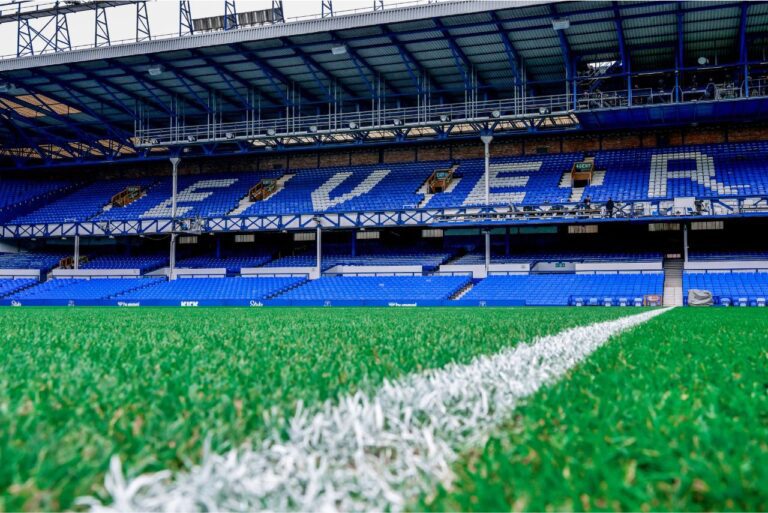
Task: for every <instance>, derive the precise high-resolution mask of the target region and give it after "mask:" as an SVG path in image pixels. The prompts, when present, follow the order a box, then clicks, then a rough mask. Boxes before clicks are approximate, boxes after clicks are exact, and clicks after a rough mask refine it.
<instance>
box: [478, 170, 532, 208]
mask: <svg viewBox="0 0 768 513" xmlns="http://www.w3.org/2000/svg"><path fill="white" fill-rule="evenodd" d="M541 165H542V162H541V161H537V162H516V163H511V164H492V165H490V166H488V180H489V182H490V189H491V193H490V195H489V201H490V203H492V204H499V203H501V204H509V203H521V202H522V201H523V200H524V199H525V191H516V192H493V190H494V189H501V188H506V189H509V188H513V187H515V188H516V187H525V186H526V185H528V180H529V179H530V176H528V175H514V176H499V175H506V174H508V173H522V172H526V171H527V172H532V171H538V170H539V169H541ZM483 203H485V175H482V176H480V179H479V180H478V181H477V183H476V184H475V187H474V188H473V189H472V192H470V193H469V195H468V196H467V197H466V199H464V205H481V204H483Z"/></svg>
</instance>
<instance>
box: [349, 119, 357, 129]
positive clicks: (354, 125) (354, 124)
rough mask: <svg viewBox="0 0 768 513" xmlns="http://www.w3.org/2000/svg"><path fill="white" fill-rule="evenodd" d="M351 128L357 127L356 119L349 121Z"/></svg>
mask: <svg viewBox="0 0 768 513" xmlns="http://www.w3.org/2000/svg"><path fill="white" fill-rule="evenodd" d="M349 128H351V129H352V130H354V129H355V128H357V123H355V122H354V121H350V122H349Z"/></svg>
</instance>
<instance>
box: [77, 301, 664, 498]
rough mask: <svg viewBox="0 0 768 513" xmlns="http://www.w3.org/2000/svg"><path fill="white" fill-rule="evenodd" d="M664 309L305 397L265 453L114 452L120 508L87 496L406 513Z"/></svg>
mask: <svg viewBox="0 0 768 513" xmlns="http://www.w3.org/2000/svg"><path fill="white" fill-rule="evenodd" d="M665 311H666V310H652V311H648V312H643V313H640V314H637V315H632V316H627V317H623V318H620V319H617V320H614V321H607V322H601V323H596V324H592V325H589V326H584V327H578V328H572V329H568V330H565V331H563V332H561V333H559V334H556V335H551V336H546V337H541V338H538V339H537V340H535V341H534V342H532V343H531V344H526V343H521V344H519V345H517V346H515V347H512V348H509V349H507V350H504V351H501V352H500V353H498V354H496V355H492V356H481V357H478V358H476V359H475V360H473V361H472V362H471V363H469V364H466V365H457V364H451V365H448V366H446V367H445V368H443V369H437V370H430V371H426V372H423V373H419V374H413V375H410V376H407V377H405V378H403V379H402V380H399V381H395V382H385V383H384V384H383V385H382V386H381V388H380V389H379V391H378V393H377V394H376V395H375V396H373V397H370V396H368V395H365V394H363V393H357V394H355V395H353V396H348V397H344V398H341V399H340V400H339V402H338V404H334V403H332V402H330V401H329V402H326V403H325V404H324V405H323V406H322V407H321V408H320V410H319V411H317V412H316V413H310V412H308V411H307V410H305V409H304V408H303V407H302V405H301V404H299V405H298V407H297V409H296V414H295V415H294V416H293V418H291V419H287V420H283V421H282V422H281V421H279V420H278V421H277V422H275V423H274V428H273V429H272V434H271V435H270V436H269V437H268V438H267V439H266V440H265V441H263V442H262V443H261V444H260V446H259V447H257V448H256V449H255V450H254V449H251V448H249V447H244V448H242V449H240V450H232V451H230V452H228V453H226V454H221V455H220V454H212V453H210V452H209V451H206V454H205V455H204V457H203V462H202V463H201V464H200V465H198V466H195V467H193V468H192V469H191V470H189V471H188V472H182V473H178V474H175V475H174V474H172V473H171V472H170V471H163V472H159V473H156V474H147V475H143V476H139V477H137V478H135V479H132V480H130V481H127V480H126V479H125V477H124V475H123V472H122V469H121V465H120V461H119V460H118V459H117V457H114V458H113V459H112V461H111V465H110V471H109V473H108V474H107V477H106V481H105V486H106V489H107V491H108V492H109V493H110V495H111V498H112V503H111V505H108V506H104V505H102V504H101V503H100V502H99V501H97V500H95V499H93V498H86V499H81V500H80V501H79V503H80V504H82V505H85V506H89V507H90V509H91V510H92V511H94V512H106V511H110V512H112V511H119V512H127V511H252V510H253V511H255V510H271V511H287V510H298V511H372V510H373V511H384V510H390V511H401V510H402V509H403V508H404V507H405V506H406V505H407V503H408V501H409V500H413V499H414V498H416V497H418V496H419V495H421V494H425V493H426V494H428V493H430V492H431V491H432V490H434V487H435V486H436V485H437V484H438V483H442V484H444V485H450V483H451V482H452V480H453V478H454V475H453V473H452V470H451V466H452V465H453V464H454V463H455V462H456V461H457V459H458V458H459V456H460V453H461V451H462V450H463V449H466V448H468V447H472V446H478V445H481V444H482V443H483V442H484V441H485V440H486V439H487V437H488V436H489V434H490V433H492V431H493V430H494V429H495V428H497V427H498V426H499V425H500V424H501V423H503V422H504V421H506V420H508V419H509V418H510V415H511V413H512V411H513V410H514V409H515V408H516V407H517V406H518V405H519V404H520V402H521V401H522V400H523V399H525V398H526V397H529V396H531V395H532V394H534V393H535V392H536V391H537V390H538V389H539V388H541V387H542V386H545V385H548V384H551V383H553V382H555V381H557V380H558V379H559V378H560V377H562V376H563V375H564V374H565V373H566V372H568V370H569V369H571V368H573V367H574V366H575V365H578V364H579V363H580V362H582V361H583V360H584V359H585V358H587V357H588V356H589V355H590V354H591V353H592V352H593V351H595V350H596V349H598V348H599V347H600V346H601V345H603V344H604V343H605V342H607V341H608V340H609V339H610V338H611V337H613V336H615V335H618V334H619V333H621V332H623V331H626V330H628V329H630V328H632V327H634V326H637V325H639V324H641V323H643V322H645V321H647V320H649V319H651V318H653V317H655V316H657V315H660V314H661V313H663V312H665ZM274 420H275V419H268V421H269V422H272V421H274ZM281 433H285V437H283V436H282V435H281Z"/></svg>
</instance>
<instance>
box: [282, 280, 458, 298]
mask: <svg viewBox="0 0 768 513" xmlns="http://www.w3.org/2000/svg"><path fill="white" fill-rule="evenodd" d="M469 283H470V279H469V277H467V276H324V277H322V278H320V279H318V280H314V281H310V282H307V283H306V284H305V285H303V286H301V287H297V288H295V289H291V290H289V291H288V292H287V293H285V294H282V295H281V296H280V299H287V300H298V301H399V302H407V301H425V300H444V299H449V298H450V297H451V296H452V295H453V294H455V293H457V292H458V291H459V290H461V289H462V288H463V287H465V286H467V285H468V284H469Z"/></svg>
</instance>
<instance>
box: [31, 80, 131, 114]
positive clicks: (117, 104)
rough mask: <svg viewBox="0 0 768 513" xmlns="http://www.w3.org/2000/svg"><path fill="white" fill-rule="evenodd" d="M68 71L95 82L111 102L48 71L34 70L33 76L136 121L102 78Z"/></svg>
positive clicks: (126, 92)
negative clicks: (122, 113)
mask: <svg viewBox="0 0 768 513" xmlns="http://www.w3.org/2000/svg"><path fill="white" fill-rule="evenodd" d="M70 71H71V72H72V73H81V74H83V75H85V76H86V79H87V80H93V81H95V82H97V83H98V84H99V85H100V86H101V87H102V88H103V89H104V91H105V92H106V93H107V94H108V95H109V96H110V97H111V98H112V100H111V101H110V100H107V99H105V98H103V97H101V96H97V95H95V94H94V93H91V92H90V91H88V90H86V89H84V88H82V87H80V86H77V85H75V84H74V83H73V82H74V81H63V80H61V79H60V78H59V77H58V76H57V75H56V74H54V73H50V72H49V71H46V70H44V69H36V70H35V74H37V75H42V76H43V77H45V78H46V79H48V81H49V82H51V83H53V84H56V85H57V86H59V87H61V88H62V89H65V90H72V91H74V92H76V93H77V94H78V95H80V96H86V97H88V98H90V99H92V100H95V101H97V102H99V103H102V104H105V105H109V106H110V107H112V108H113V109H116V110H122V111H123V112H125V113H126V114H128V115H129V116H131V118H132V120H134V121H137V120H138V118H137V117H136V112H135V110H133V109H131V108H130V107H129V106H128V105H126V104H125V103H124V102H123V101H122V100H121V99H120V98H118V97H117V95H115V93H114V92H113V91H111V90H110V89H109V88H108V86H107V85H106V84H104V82H103V80H102V77H97V76H96V75H94V74H93V73H91V72H90V71H85V70H83V69H80V68H77V67H70ZM24 88H29V86H28V85H26V84H24ZM114 88H115V89H117V90H119V91H120V92H121V93H122V94H126V95H128V96H129V97H131V98H132V99H133V100H134V101H143V99H142V98H141V97H139V96H133V95H132V94H131V93H130V91H127V90H124V89H122V88H120V87H119V86H114ZM41 92H42V93H43V94H45V95H46V96H50V97H51V98H54V99H57V100H59V101H61V102H62V103H68V102H69V101H70V100H64V99H62V98H57V95H56V94H55V93H51V92H48V91H41ZM71 96H72V97H75V95H71Z"/></svg>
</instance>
